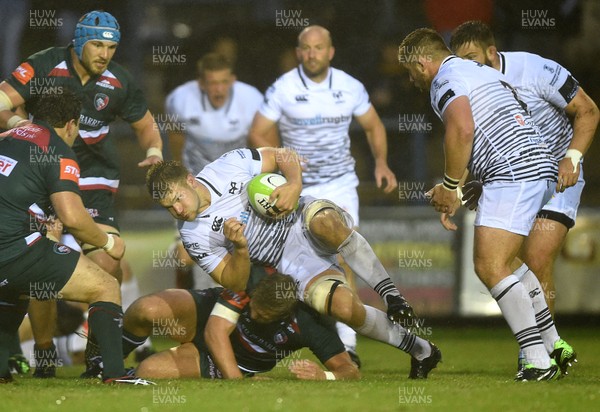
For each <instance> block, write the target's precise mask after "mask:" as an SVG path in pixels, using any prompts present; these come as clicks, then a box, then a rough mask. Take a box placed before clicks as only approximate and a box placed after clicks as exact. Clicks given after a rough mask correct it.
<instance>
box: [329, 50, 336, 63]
mask: <svg viewBox="0 0 600 412" xmlns="http://www.w3.org/2000/svg"><path fill="white" fill-rule="evenodd" d="M333 56H335V47H333V46H331V47H329V61H331V60H332V59H333Z"/></svg>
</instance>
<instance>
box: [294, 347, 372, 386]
mask: <svg viewBox="0 0 600 412" xmlns="http://www.w3.org/2000/svg"><path fill="white" fill-rule="evenodd" d="M325 367H326V368H327V369H328V370H327V371H325V370H323V369H322V368H321V367H320V366H319V365H318V364H316V363H315V362H312V361H309V360H308V359H302V360H297V361H295V362H292V363H291V364H290V367H289V369H290V371H291V372H292V373H293V374H294V375H296V377H297V378H298V379H304V380H342V379H360V372H359V370H358V368H357V367H356V364H354V362H352V360H351V359H350V355H348V352H342V353H338V354H337V355H334V356H332V357H331V358H329V359H327V360H326V361H325Z"/></svg>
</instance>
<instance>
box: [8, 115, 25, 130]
mask: <svg viewBox="0 0 600 412" xmlns="http://www.w3.org/2000/svg"><path fill="white" fill-rule="evenodd" d="M23 120H25V119H23V118H22V117H21V116H19V115H16V114H15V115H14V116H13V117H11V118H10V119H8V120H7V121H6V127H7V128H8V129H14V128H15V127H17V123H19V122H20V121H23Z"/></svg>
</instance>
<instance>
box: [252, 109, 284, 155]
mask: <svg viewBox="0 0 600 412" xmlns="http://www.w3.org/2000/svg"><path fill="white" fill-rule="evenodd" d="M280 145H281V142H280V140H279V134H278V133H277V123H276V122H274V121H273V120H271V119H269V118H267V117H265V116H264V115H262V114H261V113H260V112H256V114H255V115H254V120H252V125H251V126H250V131H249V132H248V146H249V147H255V148H258V147H279V146H280Z"/></svg>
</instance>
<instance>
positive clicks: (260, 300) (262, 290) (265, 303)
mask: <svg viewBox="0 0 600 412" xmlns="http://www.w3.org/2000/svg"><path fill="white" fill-rule="evenodd" d="M297 293H298V290H297V286H296V281H295V280H294V278H292V277H291V276H288V275H283V274H281V273H274V274H272V275H267V276H266V277H264V278H263V279H261V280H260V282H258V284H257V285H256V288H254V289H253V290H252V291H251V292H250V297H251V299H252V301H253V302H254V304H255V305H259V306H260V307H261V308H264V309H268V310H269V312H271V313H273V314H274V315H276V316H277V318H278V319H283V318H286V317H289V316H290V315H291V314H292V312H293V311H294V308H295V307H296V303H297V302H298V298H297Z"/></svg>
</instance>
